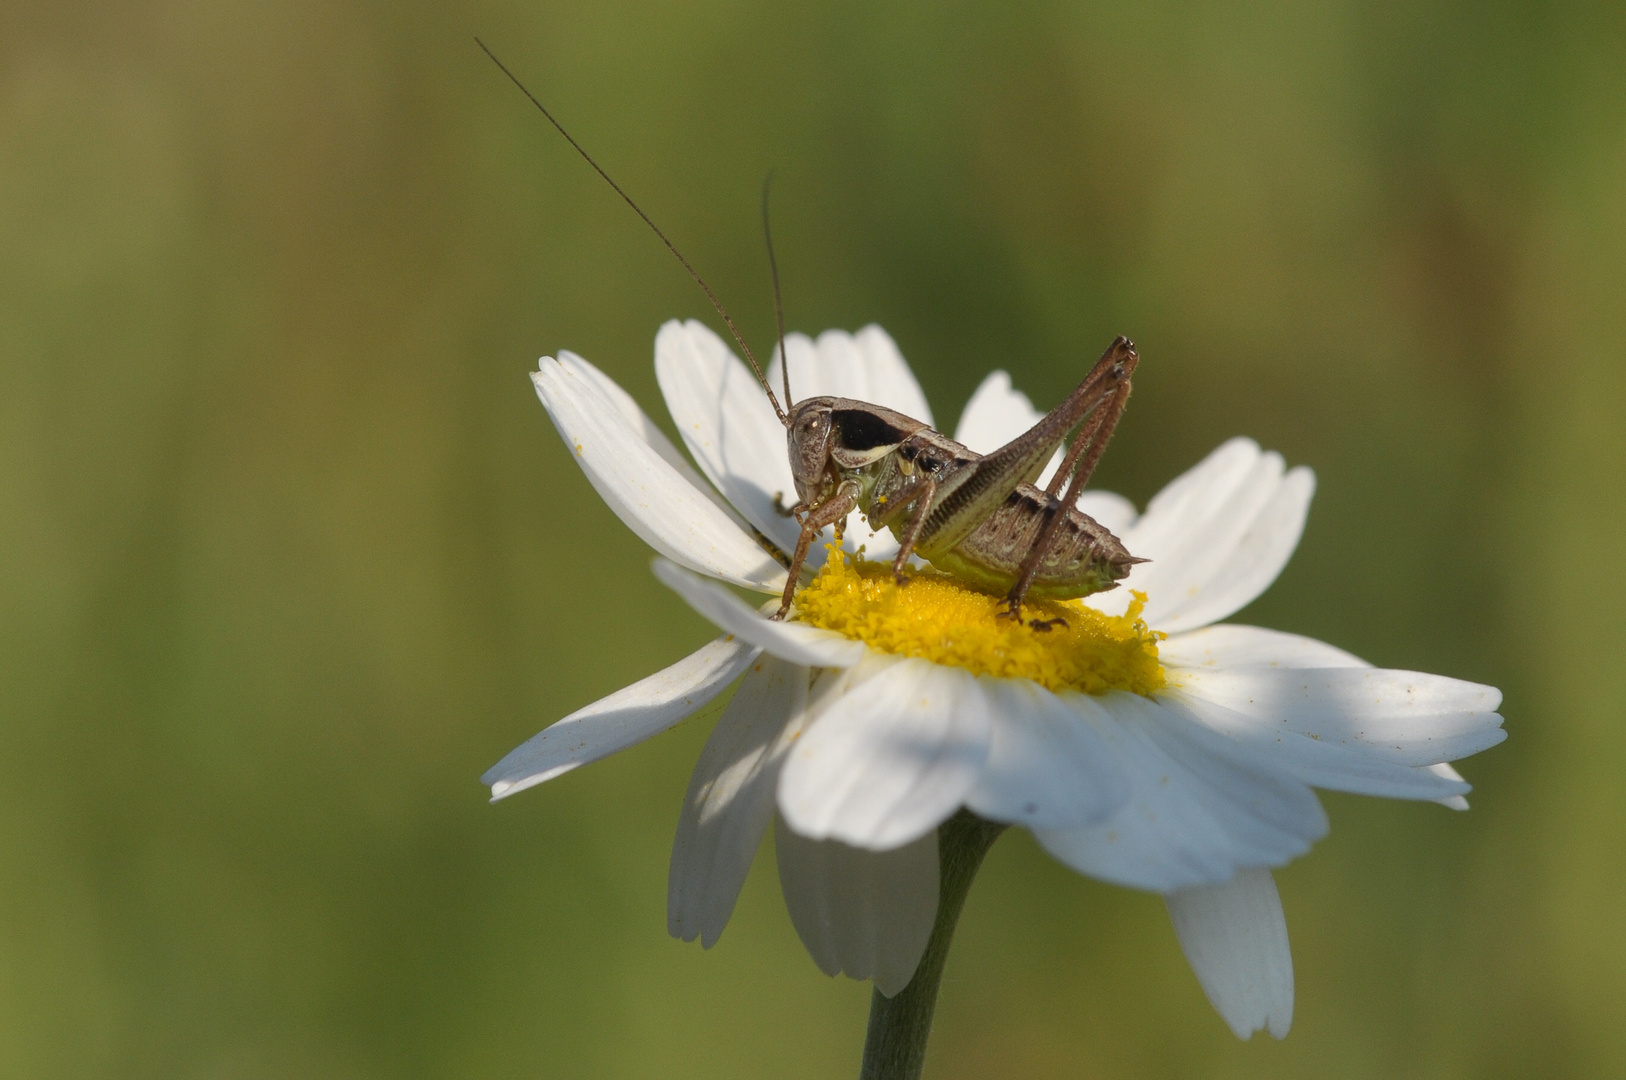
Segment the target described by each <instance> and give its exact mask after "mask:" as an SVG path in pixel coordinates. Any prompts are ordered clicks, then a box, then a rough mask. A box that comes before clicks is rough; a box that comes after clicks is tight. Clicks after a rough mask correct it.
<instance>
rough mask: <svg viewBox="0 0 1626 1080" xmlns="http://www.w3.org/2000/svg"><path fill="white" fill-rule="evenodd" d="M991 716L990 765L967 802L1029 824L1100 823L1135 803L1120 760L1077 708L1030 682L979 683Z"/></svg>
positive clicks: (994, 817) (996, 816)
mask: <svg viewBox="0 0 1626 1080" xmlns="http://www.w3.org/2000/svg"><path fill="white" fill-rule="evenodd" d="M977 682H978V684H979V685H980V687H981V688H982V690H983V692H984V693H985V694H986V695H987V697H988V700H989V703H990V705H991V707H992V713H993V729H992V735H991V739H990V742H989V745H988V762H987V764H986V765H985V766H983V770H982V775H981V776H980V777H979V778H978V780H977V785H976V787H974V788H972V789H971V794H970V795H969V796H968V797H967V799H966V805H967V806H969V807H970V808H971V809H972V810H974V811H976V812H977V813H978V814H981V815H982V816H983V817H985V818H990V819H992V820H994V821H1008V822H1011V823H1013V824H1019V825H1026V826H1028V827H1030V828H1064V827H1068V826H1074V825H1088V824H1093V823H1095V822H1099V821H1102V820H1104V819H1105V818H1107V817H1108V816H1110V815H1111V814H1113V813H1114V812H1115V811H1117V810H1118V809H1119V808H1120V807H1122V806H1123V805H1124V803H1126V802H1128V801H1129V784H1128V781H1126V780H1125V779H1124V778H1123V776H1121V775H1120V774H1119V772H1118V769H1117V762H1116V761H1115V760H1114V758H1113V755H1112V752H1111V750H1110V749H1108V747H1107V745H1106V744H1105V743H1104V742H1102V740H1101V737H1100V736H1099V735H1097V734H1096V733H1095V731H1094V729H1093V728H1091V727H1090V726H1089V724H1087V723H1085V721H1084V718H1083V717H1082V716H1080V715H1079V714H1078V710H1076V709H1073V708H1070V707H1069V706H1067V705H1066V704H1064V703H1063V702H1062V701H1061V700H1060V699H1058V698H1057V697H1056V695H1054V694H1052V693H1051V692H1050V691H1048V690H1046V689H1044V688H1043V687H1042V686H1039V685H1038V684H1037V683H1034V682H1031V681H1029V680H1027V679H992V678H981V679H978V680H977Z"/></svg>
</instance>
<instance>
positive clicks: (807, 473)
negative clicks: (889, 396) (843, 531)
mask: <svg viewBox="0 0 1626 1080" xmlns="http://www.w3.org/2000/svg"><path fill="white" fill-rule="evenodd" d="M785 427H786V432H787V434H786V438H787V440H788V442H789V445H790V471H791V473H792V475H794V476H795V478H796V494H797V495H798V496H800V497H801V499H802V501H803V502H807V503H815V502H818V501H819V498H820V495H821V494H822V493H823V492H824V490H826V488H827V486H829V485H833V484H834V483H836V482H837V481H838V480H839V477H840V474H841V473H842V472H843V471H849V472H850V471H854V470H861V469H865V468H867V467H869V466H872V465H874V464H875V463H876V462H878V461H880V460H881V459H882V458H884V457H886V456H887V455H888V454H890V453H892V452H893V451H894V450H896V449H897V448H898V446H899V444H900V443H902V442H903V441H904V440H905V439H907V438H908V437H909V436H911V435H913V434H914V433H915V432H917V431H919V430H920V429H922V428H924V427H926V424H925V423H923V422H921V421H919V420H916V419H914V418H913V417H909V416H905V415H904V414H903V413H900V412H898V411H897V410H895V409H888V408H886V407H885V406H884V405H872V404H870V403H869V402H867V401H858V400H855V399H853V398H838V397H815V398H807V399H806V400H805V401H799V402H797V403H796V407H795V408H794V409H792V410H791V412H790V422H789V423H788V424H786V425H785Z"/></svg>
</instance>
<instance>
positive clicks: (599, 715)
mask: <svg viewBox="0 0 1626 1080" xmlns="http://www.w3.org/2000/svg"><path fill="white" fill-rule="evenodd" d="M756 655H757V650H756V649H755V648H754V647H752V646H751V645H750V644H749V643H748V642H745V641H741V640H739V639H737V638H734V637H731V636H730V637H720V638H718V639H717V640H715V641H713V642H711V643H710V644H709V645H706V646H704V647H702V648H701V649H700V650H699V651H698V652H694V653H691V654H690V655H688V656H686V657H684V658H683V659H682V660H679V661H678V662H677V663H675V664H673V665H672V666H671V667H669V668H665V669H664V670H661V671H657V672H656V673H655V674H653V675H651V676H649V677H648V678H647V679H640V680H639V681H638V682H635V683H633V684H632V685H631V686H628V687H626V688H625V689H622V690H617V691H616V692H615V693H613V694H611V695H610V696H609V697H607V698H602V699H600V700H599V701H595V702H594V703H593V704H591V705H589V706H587V707H586V708H585V709H578V710H576V711H575V712H573V713H571V714H570V715H569V716H567V717H565V718H564V719H563V720H560V721H559V722H558V723H556V724H554V725H552V726H551V727H548V728H545V729H543V730H542V731H541V732H540V733H538V734H536V735H533V736H531V738H529V739H527V740H526V741H525V742H523V743H521V744H520V745H519V746H518V747H516V748H515V749H513V750H511V751H509V753H508V755H507V756H506V757H504V758H503V759H502V760H501V761H499V762H497V764H495V765H493V766H492V767H491V768H489V769H487V770H486V772H485V775H484V776H482V777H480V782H481V783H482V784H489V785H491V798H492V801H493V802H495V801H496V800H497V799H501V798H503V797H505V796H508V795H512V794H514V792H516V791H524V790H525V789H526V788H528V787H535V786H536V785H537V784H540V783H542V782H543V781H545V780H552V779H553V778H554V777H556V776H560V775H563V774H564V773H567V772H569V771H570V770H571V769H574V768H576V767H577V766H578V765H586V764H587V763H588V762H591V761H597V760H598V759H599V758H601V757H607V756H609V755H610V754H613V753H615V752H616V751H617V750H625V749H626V748H627V747H629V746H632V745H633V744H634V743H639V742H642V741H644V740H645V739H647V738H649V737H650V736H651V735H658V734H660V733H661V732H663V731H665V730H666V729H667V728H669V727H671V726H672V725H673V724H676V723H677V722H678V721H679V720H682V719H684V718H686V717H688V716H689V715H691V714H692V713H693V712H694V711H695V710H696V709H699V708H700V707H702V706H703V705H705V704H706V702H708V701H710V700H711V699H712V698H714V697H716V696H717V695H718V694H720V693H722V692H723V690H725V689H726V688H727V687H728V684H729V683H731V682H733V681H734V680H735V678H736V677H738V676H739V674H740V672H742V671H744V670H745V669H746V668H747V667H748V666H750V663H751V661H752V659H754V658H755V657H756Z"/></svg>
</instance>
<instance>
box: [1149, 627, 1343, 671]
mask: <svg viewBox="0 0 1626 1080" xmlns="http://www.w3.org/2000/svg"><path fill="white" fill-rule="evenodd" d="M1157 654H1158V658H1159V659H1160V660H1162V661H1163V664H1164V666H1165V667H1170V668H1176V667H1181V668H1198V669H1204V668H1239V667H1273V668H1337V667H1371V666H1372V665H1371V664H1368V663H1367V662H1366V661H1365V660H1362V659H1361V658H1360V657H1358V656H1354V655H1352V654H1350V653H1347V652H1345V651H1344V650H1342V649H1340V648H1337V647H1336V646H1333V645H1328V644H1327V643H1326V642H1325V641H1317V640H1316V639H1315V638H1311V637H1302V636H1300V635H1298V634H1287V633H1283V632H1282V631H1280V630H1266V629H1264V628H1263V627H1259V626H1240V625H1238V624H1236V623H1225V624H1223V625H1220V626H1205V627H1203V628H1202V629H1200V630H1191V631H1188V632H1186V633H1184V634H1173V635H1171V636H1170V637H1169V639H1168V640H1167V641H1165V642H1163V643H1162V644H1160V645H1158V647H1157Z"/></svg>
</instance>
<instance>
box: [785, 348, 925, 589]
mask: <svg viewBox="0 0 1626 1080" xmlns="http://www.w3.org/2000/svg"><path fill="white" fill-rule="evenodd" d="M785 349H786V351H787V352H789V354H790V389H791V393H793V394H795V395H796V400H797V401H802V400H804V399H806V398H810V397H824V396H829V397H847V398H855V399H857V400H859V401H867V402H869V403H871V404H873V405H885V406H886V407H887V408H889V409H896V410H897V411H898V412H901V413H903V414H904V415H905V416H912V417H914V418H915V419H916V420H922V421H924V422H926V423H927V424H931V423H932V410H931V406H929V405H927V404H926V395H925V394H923V393H921V390H920V383H918V382H916V381H915V376H914V373H913V372H911V371H910V370H909V365H908V364H907V363H905V362H904V359H903V355H902V354H901V353H900V352H898V347H897V345H896V344H894V343H893V341H892V338H891V337H889V336H888V335H887V332H886V331H885V330H882V329H881V328H880V327H879V326H873V325H872V326H866V327H864V329H862V330H860V331H858V333H856V334H849V333H847V332H846V331H843V330H826V331H825V332H824V333H822V334H820V335H819V337H818V340H817V341H813V340H810V339H809V338H808V337H807V336H806V335H805V334H787V335H785ZM781 369H782V365H781V362H780V358H779V350H778V348H777V347H775V349H774V358H773V362H772V363H770V364H769V365H768V381H769V383H770V384H771V385H773V386H779V385H780V376H779V373H780V371H781ZM787 467H788V466H787ZM841 546H842V547H843V548H844V549H846V550H847V551H857V550H858V549H859V548H860V547H862V548H864V550H865V553H866V554H867V555H868V557H869V558H871V559H876V560H882V561H884V560H886V559H890V558H891V557H892V556H893V555H894V554H895V553H896V552H897V550H898V542H897V539H896V538H895V537H894V536H893V535H892V534H891V532H890V531H888V530H885V529H882V530H881V531H879V532H876V531H873V530H871V529H870V527H869V523H868V522H867V521H865V520H864V516H863V515H862V514H860V513H859V512H858V511H857V510H854V511H853V512H852V513H851V514H849V515H848V516H847V524H846V527H845V528H844V530H843V538H842V545H841ZM823 561H824V548H823V546H822V544H815V545H814V547H813V550H812V552H811V553H810V555H809V557H808V562H809V563H810V564H812V565H815V566H816V565H822V564H823Z"/></svg>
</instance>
